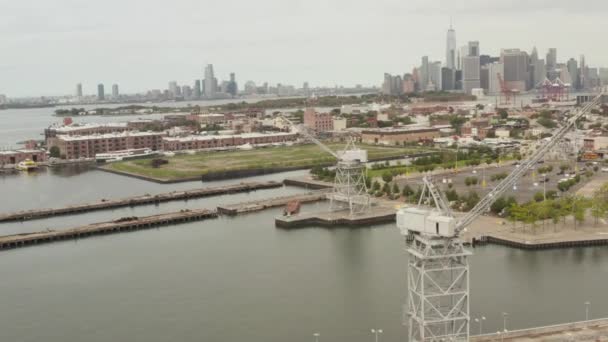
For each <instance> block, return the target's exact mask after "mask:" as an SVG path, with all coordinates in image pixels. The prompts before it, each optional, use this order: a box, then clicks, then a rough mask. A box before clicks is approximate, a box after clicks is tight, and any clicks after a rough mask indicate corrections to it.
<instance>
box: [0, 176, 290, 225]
mask: <svg viewBox="0 0 608 342" xmlns="http://www.w3.org/2000/svg"><path fill="white" fill-rule="evenodd" d="M282 186H283V185H282V184H281V183H280V182H274V181H269V182H249V183H239V184H232V185H224V186H218V187H210V188H201V189H193V190H185V191H173V192H167V193H161V194H156V195H150V194H145V195H142V196H134V197H128V198H122V199H118V200H106V199H102V200H101V201H99V202H97V203H86V204H78V205H72V206H67V207H62V208H53V209H35V210H27V211H20V212H15V213H9V214H0V222H8V221H27V220H34V219H39V218H45V217H50V216H58V215H69V214H79V213H85V212H90V211H96V210H107V209H115V208H121V207H134V206H140V205H148V204H157V203H162V202H169V201H178V200H188V199H192V198H200V197H207V196H217V195H224V194H231V193H239V192H249V191H255V190H262V189H273V188H280V187H282Z"/></svg>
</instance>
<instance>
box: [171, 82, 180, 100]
mask: <svg viewBox="0 0 608 342" xmlns="http://www.w3.org/2000/svg"><path fill="white" fill-rule="evenodd" d="M178 88H179V87H178V85H177V82H175V81H171V82H169V94H170V95H171V96H172V97H176V96H177V95H179V94H178V90H177V89H178Z"/></svg>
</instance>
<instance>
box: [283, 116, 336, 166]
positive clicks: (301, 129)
mask: <svg viewBox="0 0 608 342" xmlns="http://www.w3.org/2000/svg"><path fill="white" fill-rule="evenodd" d="M279 117H280V118H281V119H282V120H285V122H287V123H288V124H289V126H291V127H292V128H293V129H295V130H296V132H298V133H300V134H301V135H303V136H304V137H305V138H306V139H308V140H310V141H312V142H313V143H315V144H317V146H319V147H320V148H321V149H322V150H323V151H325V152H327V153H329V154H331V155H332V156H334V157H335V158H336V159H340V156H338V154H337V153H336V152H334V151H333V150H332V149H331V148H329V147H327V146H326V145H325V144H323V143H322V142H321V141H320V140H319V139H317V138H315V137H314V136H313V135H312V134H310V133H309V132H308V131H307V130H306V128H305V127H303V125H296V124H295V123H293V121H291V120H289V119H288V118H286V117H285V116H284V115H282V114H279Z"/></svg>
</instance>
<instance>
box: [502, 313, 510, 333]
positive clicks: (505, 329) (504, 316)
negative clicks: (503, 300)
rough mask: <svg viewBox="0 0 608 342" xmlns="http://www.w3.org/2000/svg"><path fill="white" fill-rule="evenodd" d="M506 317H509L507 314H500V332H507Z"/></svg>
mask: <svg viewBox="0 0 608 342" xmlns="http://www.w3.org/2000/svg"><path fill="white" fill-rule="evenodd" d="M507 317H509V314H508V313H506V312H503V313H502V330H504V331H507Z"/></svg>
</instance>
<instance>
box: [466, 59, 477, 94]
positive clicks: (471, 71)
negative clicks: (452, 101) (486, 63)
mask: <svg viewBox="0 0 608 342" xmlns="http://www.w3.org/2000/svg"><path fill="white" fill-rule="evenodd" d="M479 87H481V76H480V66H479V56H466V57H464V58H463V59H462V90H463V91H464V93H465V94H468V95H471V92H472V90H473V89H475V88H479Z"/></svg>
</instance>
